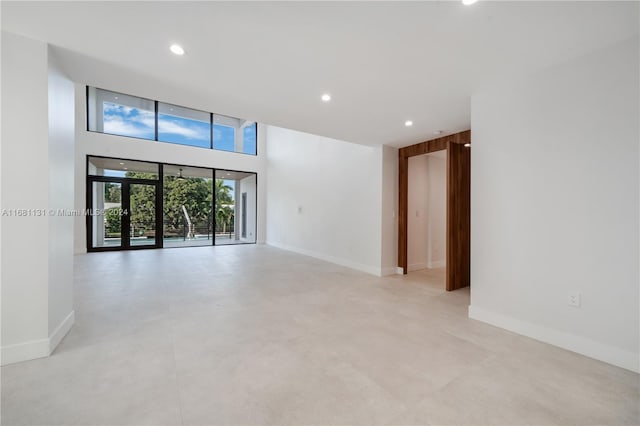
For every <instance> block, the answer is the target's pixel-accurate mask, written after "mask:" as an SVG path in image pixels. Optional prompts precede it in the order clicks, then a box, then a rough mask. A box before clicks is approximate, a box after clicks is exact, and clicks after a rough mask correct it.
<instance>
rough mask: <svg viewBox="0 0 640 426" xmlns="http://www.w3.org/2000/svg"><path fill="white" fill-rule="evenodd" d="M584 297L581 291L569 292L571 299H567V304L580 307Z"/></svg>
mask: <svg viewBox="0 0 640 426" xmlns="http://www.w3.org/2000/svg"><path fill="white" fill-rule="evenodd" d="M581 299H582V295H581V294H580V293H569V299H568V300H567V304H568V305H569V306H575V307H576V308H579V307H580V303H581V301H582V300H581Z"/></svg>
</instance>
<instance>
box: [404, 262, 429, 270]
mask: <svg viewBox="0 0 640 426" xmlns="http://www.w3.org/2000/svg"><path fill="white" fill-rule="evenodd" d="M421 269H427V264H426V263H425V262H420V263H412V264H411V265H407V272H413V271H419V270H421Z"/></svg>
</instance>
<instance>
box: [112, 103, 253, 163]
mask: <svg viewBox="0 0 640 426" xmlns="http://www.w3.org/2000/svg"><path fill="white" fill-rule="evenodd" d="M103 111H104V113H103V126H104V127H103V129H104V132H105V133H109V134H112V135H121V136H132V137H136V138H142V139H151V140H153V139H154V138H155V116H154V112H153V111H147V110H143V109H139V108H132V107H128V106H124V105H119V104H116V103H112V102H104V104H103ZM209 126H210V124H209V123H208V122H204V121H199V120H193V119H189V118H184V117H178V116H174V115H169V114H158V139H159V140H160V141H162V142H171V143H175V144H180V145H189V146H197V147H203V148H208V147H209V138H210V130H209V129H210V127H209ZM242 131H243V139H244V144H243V145H244V146H243V150H242V151H243V152H244V153H245V154H254V155H255V153H256V126H255V125H253V126H248V127H245V128H244V129H243V130H242ZM213 147H214V148H215V149H220V150H224V151H234V150H235V148H234V147H235V129H234V128H233V127H228V126H221V125H218V124H215V125H214V126H213Z"/></svg>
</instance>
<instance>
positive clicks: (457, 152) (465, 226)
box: [447, 142, 471, 291]
mask: <svg viewBox="0 0 640 426" xmlns="http://www.w3.org/2000/svg"><path fill="white" fill-rule="evenodd" d="M470 280H471V149H470V148H467V147H465V146H464V145H463V144H460V143H452V142H448V143H447V291H451V290H457V289H459V288H462V287H467V286H469V284H470Z"/></svg>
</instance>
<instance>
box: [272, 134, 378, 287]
mask: <svg viewBox="0 0 640 426" xmlns="http://www.w3.org/2000/svg"><path fill="white" fill-rule="evenodd" d="M267 162H268V169H267V179H268V183H267V199H268V202H267V230H268V231H267V244H271V245H274V246H276V247H281V248H285V249H288V250H292V251H296V252H299V253H303V254H308V255H311V256H315V257H318V258H321V259H325V260H328V261H331V262H334V263H338V264H341V265H345V266H349V267H351V268H354V269H359V270H362V271H366V272H369V273H372V274H376V275H380V274H381V273H382V271H381V224H382V216H381V208H380V206H381V203H382V148H371V147H367V146H362V145H356V144H352V143H348V142H344V141H339V140H335V139H329V138H325V137H321V136H316V135H310V134H307V133H301V132H297V131H293V130H288V129H283V128H279V127H274V126H268V127H267Z"/></svg>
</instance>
